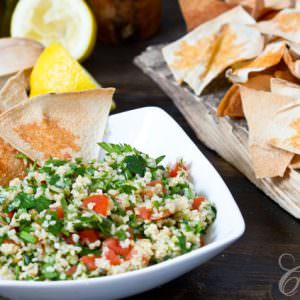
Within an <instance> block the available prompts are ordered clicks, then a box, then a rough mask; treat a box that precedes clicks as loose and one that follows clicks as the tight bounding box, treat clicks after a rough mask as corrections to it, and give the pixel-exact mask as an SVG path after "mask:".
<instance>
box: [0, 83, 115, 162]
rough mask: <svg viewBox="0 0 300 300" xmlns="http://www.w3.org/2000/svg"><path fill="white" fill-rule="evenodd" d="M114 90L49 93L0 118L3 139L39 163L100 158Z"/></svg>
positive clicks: (17, 107) (23, 103) (18, 106)
mask: <svg viewBox="0 0 300 300" xmlns="http://www.w3.org/2000/svg"><path fill="white" fill-rule="evenodd" d="M114 91H115V90H114V89H112V88H108V89H102V88H97V89H92V90H85V91H80V92H72V93H59V94H47V95H42V96H38V97H34V98H31V100H30V101H23V102H22V103H21V104H20V105H17V106H15V107H13V108H12V109H10V110H9V111H7V112H5V113H4V114H2V115H0V137H1V138H3V139H4V140H5V141H6V142H8V143H10V144H11V145H12V146H14V147H15V148H16V149H17V150H19V151H20V152H22V153H24V154H26V155H27V156H28V157H29V158H30V159H32V160H37V161H38V162H39V163H41V162H42V161H44V160H46V159H48V158H49V157H56V158H60V159H67V158H71V157H83V158H84V159H86V160H89V159H94V158H96V157H97V155H98V147H97V142H99V141H101V139H102V137H103V134H104V130H105V126H106V121H107V117H108V114H109V110H110V107H111V104H112V96H113V94H114Z"/></svg>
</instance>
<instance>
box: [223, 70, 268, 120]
mask: <svg viewBox="0 0 300 300" xmlns="http://www.w3.org/2000/svg"><path fill="white" fill-rule="evenodd" d="M271 78H272V76H271V75H269V74H258V75H256V76H253V77H251V78H250V79H249V80H248V81H247V82H246V83H245V84H243V86H245V87H248V88H251V89H255V90H261V91H270V80H271ZM217 115H218V116H219V117H224V116H229V117H239V118H242V117H244V112H243V107H242V99H241V94H240V85H238V84H233V85H232V86H231V88H230V89H229V90H228V91H227V93H226V94H225V96H224V97H223V99H222V100H221V102H220V104H219V106H218V109H217Z"/></svg>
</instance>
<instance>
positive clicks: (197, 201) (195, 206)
mask: <svg viewBox="0 0 300 300" xmlns="http://www.w3.org/2000/svg"><path fill="white" fill-rule="evenodd" d="M204 200H205V197H203V196H199V197H196V198H195V199H194V202H193V204H192V209H198V208H199V207H200V205H201V204H202V202H203V201H204Z"/></svg>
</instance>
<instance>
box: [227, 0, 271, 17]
mask: <svg viewBox="0 0 300 300" xmlns="http://www.w3.org/2000/svg"><path fill="white" fill-rule="evenodd" d="M225 2H226V3H228V4H231V5H242V6H243V7H244V8H245V9H246V10H247V11H248V12H249V13H250V14H251V15H252V16H253V17H254V18H256V19H257V18H259V17H260V16H262V15H263V14H264V13H266V9H265V6H264V1H262V0H225Z"/></svg>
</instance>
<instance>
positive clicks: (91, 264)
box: [80, 255, 97, 271]
mask: <svg viewBox="0 0 300 300" xmlns="http://www.w3.org/2000/svg"><path fill="white" fill-rule="evenodd" d="M96 258H97V257H96V256H95V255H85V256H82V257H81V258H80V261H81V262H83V263H84V264H85V265H86V266H87V268H88V269H89V271H94V270H96V269H97V266H96Z"/></svg>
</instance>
